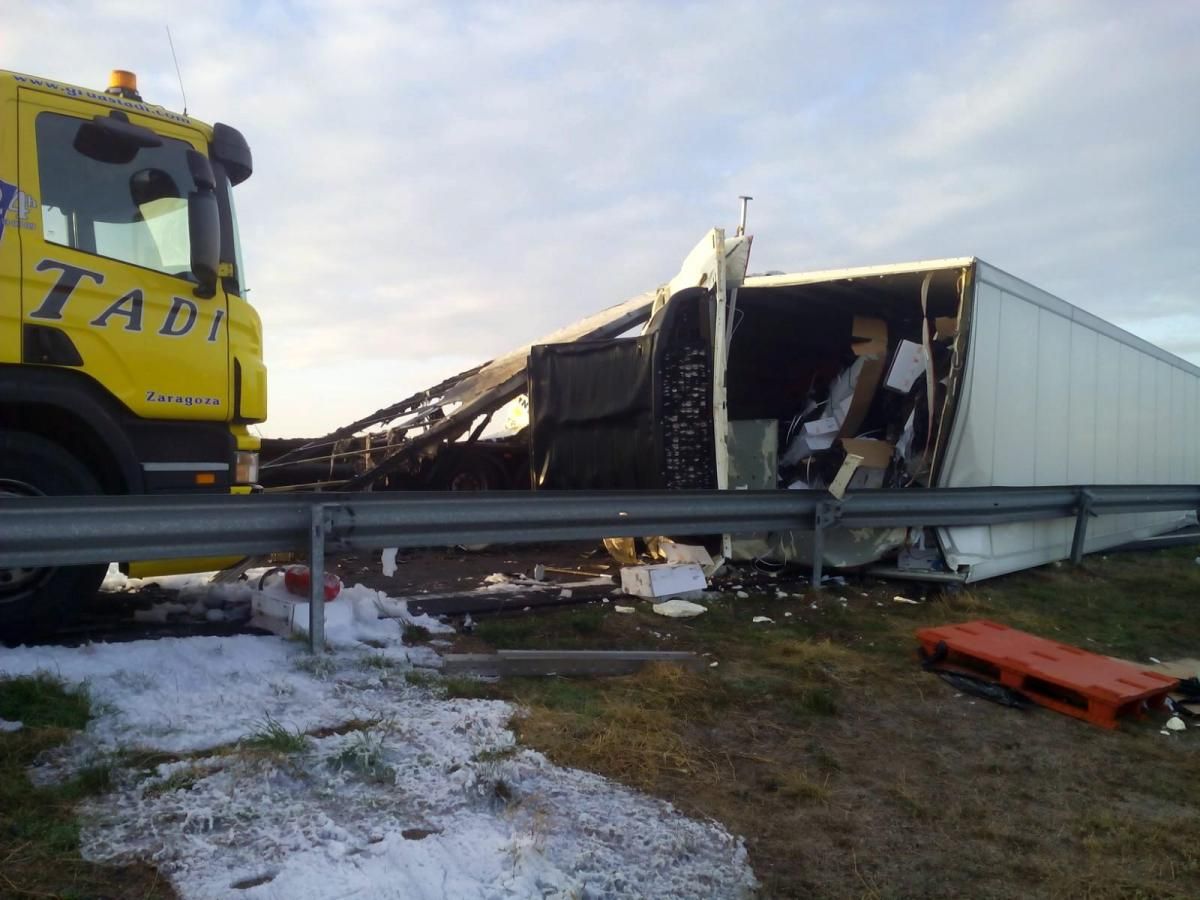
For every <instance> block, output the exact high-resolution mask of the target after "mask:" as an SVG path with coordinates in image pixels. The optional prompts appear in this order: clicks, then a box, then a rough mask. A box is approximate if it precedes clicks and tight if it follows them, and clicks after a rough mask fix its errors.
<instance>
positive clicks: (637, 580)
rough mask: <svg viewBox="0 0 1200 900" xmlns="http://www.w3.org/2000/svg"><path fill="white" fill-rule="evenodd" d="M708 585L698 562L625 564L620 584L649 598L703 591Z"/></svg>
mask: <svg viewBox="0 0 1200 900" xmlns="http://www.w3.org/2000/svg"><path fill="white" fill-rule="evenodd" d="M707 586H708V583H707V582H706V581H705V579H704V572H703V571H702V570H701V568H700V566H699V565H698V564H696V563H665V564H663V565H657V566H625V567H624V568H623V569H621V588H622V589H623V590H624V591H625V593H627V594H633V596H635V597H643V598H645V599H647V600H657V599H659V598H661V597H673V596H675V595H676V594H686V593H688V592H689V591H701V590H704V588H705V587H707Z"/></svg>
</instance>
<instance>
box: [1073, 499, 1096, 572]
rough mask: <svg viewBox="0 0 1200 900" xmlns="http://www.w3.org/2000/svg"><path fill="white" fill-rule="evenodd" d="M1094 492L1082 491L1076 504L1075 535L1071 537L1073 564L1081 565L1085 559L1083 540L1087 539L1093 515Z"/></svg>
mask: <svg viewBox="0 0 1200 900" xmlns="http://www.w3.org/2000/svg"><path fill="white" fill-rule="evenodd" d="M1092 500H1093V496H1092V492H1091V491H1086V490H1084V491H1080V492H1079V502H1078V503H1077V504H1076V506H1075V536H1074V537H1073V538H1072V539H1071V564H1072V565H1075V566H1077V565H1079V563H1080V561H1081V560H1082V559H1083V542H1084V541H1085V540H1086V539H1087V526H1088V519H1089V518H1091V516H1092Z"/></svg>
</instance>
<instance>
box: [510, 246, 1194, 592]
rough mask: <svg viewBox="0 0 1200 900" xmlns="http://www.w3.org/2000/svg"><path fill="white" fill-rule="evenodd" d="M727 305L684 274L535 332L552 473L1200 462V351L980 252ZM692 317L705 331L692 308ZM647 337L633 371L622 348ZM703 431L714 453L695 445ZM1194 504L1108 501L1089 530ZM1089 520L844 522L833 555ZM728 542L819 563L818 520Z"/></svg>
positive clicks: (1082, 469)
mask: <svg viewBox="0 0 1200 900" xmlns="http://www.w3.org/2000/svg"><path fill="white" fill-rule="evenodd" d="M719 306H720V304H719V303H718V302H717V297H716V292H715V291H712V292H709V293H702V292H697V291H695V290H693V291H684V292H679V293H677V294H676V295H674V296H672V297H671V298H670V300H669V302H668V303H666V304H662V303H660V304H659V306H658V308H657V310H656V314H655V316H654V318H653V319H652V320H651V322H650V323H649V326H648V329H647V333H646V334H645V335H643V336H641V337H639V338H636V339H631V338H625V339H620V340H614V341H601V342H590V343H589V345H588V347H587V349H586V351H583V350H582V349H581V348H579V347H576V348H574V349H573V350H569V349H567V348H565V347H553V346H551V347H535V348H534V351H533V354H532V360H533V362H532V364H531V367H530V382H531V393H530V398H531V407H532V408H531V416H532V427H531V431H532V435H531V439H532V445H533V457H532V461H533V466H534V479H533V480H534V485H535V486H536V487H542V488H546V487H552V488H577V487H589V488H604V487H614V488H615V487H641V486H655V487H667V486H675V487H716V486H717V485H718V484H719V483H720V481H721V478H722V474H724V480H725V483H726V484H727V485H728V486H729V487H731V488H735V489H736V488H757V489H763V488H767V489H770V488H777V489H786V488H810V489H821V490H829V491H831V492H833V493H835V494H840V493H841V492H842V491H845V490H862V489H870V488H877V487H899V486H910V487H912V488H913V489H920V488H921V487H927V486H948V487H967V486H1004V485H1008V486H1021V485H1055V484H1088V483H1095V484H1119V483H1123V484H1152V483H1187V482H1195V481H1198V480H1200V440H1197V438H1198V436H1200V435H1198V429H1200V377H1198V376H1200V370H1197V369H1196V367H1194V366H1191V365H1189V364H1188V363H1186V362H1183V361H1182V360H1179V359H1177V358H1175V357H1173V356H1171V355H1170V354H1167V353H1165V352H1164V351H1161V350H1159V349H1158V348H1155V347H1153V346H1151V345H1150V344H1148V343H1146V342H1145V341H1141V340H1140V339H1138V338H1135V337H1133V336H1132V335H1129V334H1127V333H1126V332H1123V331H1121V330H1120V329H1117V328H1115V327H1114V326H1111V325H1109V324H1108V323H1105V322H1103V321H1101V320H1099V319H1097V318H1095V317H1094V316H1090V315H1088V314H1087V313H1084V312H1082V311H1081V310H1078V309H1076V308H1075V307H1072V306H1070V305H1069V304H1067V303H1065V302H1063V301H1061V300H1058V299H1057V298H1055V297H1052V296H1051V295H1049V294H1046V293H1045V292H1044V291H1040V290H1039V289H1037V288H1034V287H1032V286H1031V285H1028V284H1026V283H1024V282H1021V281H1019V280H1017V279H1015V278H1012V277H1011V276H1009V275H1006V274H1005V273H1003V272H1001V271H1000V270H998V269H996V268H994V267H992V266H990V265H988V264H986V263H983V262H981V261H978V260H976V259H973V258H960V259H949V260H938V261H933V262H919V263H910V264H902V265H895V266H880V267H871V268H864V269H848V270H839V271H831V272H816V273H807V274H795V275H774V276H759V277H753V276H752V277H748V278H746V279H745V280H744V282H743V283H742V285H741V287H740V288H736V289H731V290H730V292H729V295H728V303H727V308H726V309H725V311H724V312H725V313H726V322H727V327H726V328H725V329H724V330H723V331H722V330H721V329H719V328H717V327H716V322H717V319H718V318H719V316H718V313H719V312H720V310H719ZM689 320H691V321H694V322H695V323H696V326H697V328H698V329H699V332H697V331H696V330H688V329H686V328H685V329H679V328H678V325H677V323H678V322H680V321H689ZM715 333H724V334H725V335H727V342H726V344H725V346H721V342H719V341H714V340H713V339H712V335H713V334H715ZM635 343H636V348H635ZM685 351H686V352H693V353H695V354H696V355H695V357H694V359H693V361H694V363H695V365H696V367H697V368H696V372H695V377H694V378H692V379H691V380H690V381H687V382H686V383H685V384H684V387H683V389H682V390H681V391H680V392H678V393H677V394H676V395H674V396H673V398H672V399H671V400H667V399H665V398H666V397H667V393H666V391H667V387H668V385H671V384H672V383H673V379H672V376H671V372H670V368H669V366H667V365H666V364H665V362H664V361H665V360H666V359H668V358H670V357H671V355H672V353H673V352H675V353H677V354H678V353H683V352H685ZM726 354H727V363H726V364H725V366H724V367H722V366H721V365H720V363H719V362H718V358H723V357H724V356H725V355H726ZM635 356H636V357H637V358H638V359H639V360H640V364H639V366H638V367H636V372H635V373H633V374H631V373H630V372H628V371H625V370H623V369H622V368H621V366H619V365H614V360H616V359H618V358H622V359H627V358H632V357H635ZM567 358H569V359H570V364H569V365H564V360H566V359H567ZM568 374H569V383H564V377H565V376H567V375H568ZM930 385H932V389H930V387H929V386H930ZM722 393H723V394H724V399H725V403H726V406H725V408H724V409H723V410H721V406H722V404H721V402H720V400H721V394H722ZM673 404H674V405H673ZM681 408H682V409H685V410H686V411H687V412H686V414H685V415H683V416H682V417H681V416H679V415H678V414H677V410H678V409H681ZM718 410H721V411H723V412H725V413H726V415H727V419H728V421H727V423H722V422H721V421H719V416H718V414H717V413H718ZM635 412H636V414H635ZM681 418H682V420H683V427H682V428H681V427H680V419H681ZM710 421H711V422H712V427H711V429H710V428H709V427H708V423H709V422H710ZM646 423H651V425H650V427H651V429H652V430H651V433H650V435H648V436H647V435H645V434H642V433H639V432H638V429H639V428H644V427H646ZM680 435H684V436H686V440H684V442H683V449H684V450H686V451H688V452H686V453H683V454H681V453H679V452H678V451H679V449H680ZM712 435H717V436H719V439H717V440H713V438H712ZM706 441H711V445H706V443H705V442H706ZM706 446H711V456H710V458H711V460H712V462H713V465H712V466H708V467H706V466H704V465H696V464H695V460H696V458H697V455H703V454H704V453H707V452H709V451H708V450H706ZM631 454H632V455H634V456H636V457H637V459H636V460H635V461H634V462H632V463H630V462H628V460H629V458H630V456H631ZM642 454H648V455H649V459H650V461H651V463H652V464H650V465H647V458H646V456H644V455H642ZM680 467H682V468H680ZM1186 520H1187V517H1186V516H1181V515H1176V514H1170V513H1166V514H1136V515H1120V516H1111V517H1105V518H1103V519H1100V520H1099V521H1097V522H1095V523H1093V525H1092V526H1091V528H1089V531H1088V539H1087V545H1086V547H1087V550H1088V551H1094V550H1099V549H1103V548H1105V547H1109V546H1115V545H1117V544H1120V543H1124V542H1126V541H1128V540H1132V539H1136V538H1140V537H1145V536H1148V535H1150V534H1156V533H1162V532H1165V531H1168V530H1171V529H1173V528H1175V527H1178V525H1180V524H1184V523H1185V522H1186ZM1072 527H1073V521H1072V520H1062V521H1060V522H1045V523H1036V524H1009V525H997V526H989V527H979V528H964V527H958V528H949V529H940V530H938V531H937V532H936V535H935V533H934V532H933V531H929V532H928V533H920V532H917V531H909V530H907V529H855V530H842V529H835V530H831V531H827V532H826V534H825V543H824V548H825V549H824V553H823V555H822V558H823V560H824V562H825V563H826V564H827V565H833V566H857V565H864V564H868V563H872V562H875V561H878V560H881V559H884V558H886V557H888V556H891V555H894V554H895V553H897V551H901V550H903V553H902V554H901V557H902V559H903V560H908V561H911V560H914V559H915V560H918V561H919V562H918V563H917V565H918V566H920V567H928V566H930V565H935V566H937V565H938V564H939V563H941V564H944V566H945V567H946V568H948V569H949V570H950V571H951V572H954V573H958V574H959V575H961V576H962V577H963V578H964V579H965V580H968V581H974V580H978V579H981V578H987V577H990V576H993V575H999V574H1002V573H1005V572H1010V571H1015V570H1018V569H1021V568H1026V567H1029V566H1033V565H1038V564H1041V563H1045V562H1049V561H1051V560H1055V559H1062V558H1066V557H1067V556H1068V555H1069V553H1070V544H1071V535H1072ZM731 548H732V550H733V552H734V554H735V556H736V557H739V558H743V559H745V558H757V557H764V558H768V559H773V560H778V561H796V562H803V563H810V562H811V561H812V560H811V555H812V532H811V531H804V530H798V531H790V532H786V533H778V534H763V535H739V536H734V537H733V540H732V542H731ZM939 549H940V551H941V553H940V554H939V552H938V551H939Z"/></svg>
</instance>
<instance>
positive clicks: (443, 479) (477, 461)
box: [431, 449, 508, 491]
mask: <svg viewBox="0 0 1200 900" xmlns="http://www.w3.org/2000/svg"><path fill="white" fill-rule="evenodd" d="M439 462H440V465H438V466H437V467H436V468H435V469H434V472H433V477H432V479H431V480H432V481H433V486H434V488H435V489H437V490H443V491H502V490H505V489H506V488H507V487H508V477H507V473H505V471H504V469H503V468H502V467H501V466H500V464H499V463H498V462H496V461H495V460H494V459H492V458H491V457H490V456H489V455H488V454H487V453H486V452H483V451H478V450H474V449H472V450H462V451H459V452H457V453H454V454H451V455H449V456H448V458H447V459H445V460H440V461H439Z"/></svg>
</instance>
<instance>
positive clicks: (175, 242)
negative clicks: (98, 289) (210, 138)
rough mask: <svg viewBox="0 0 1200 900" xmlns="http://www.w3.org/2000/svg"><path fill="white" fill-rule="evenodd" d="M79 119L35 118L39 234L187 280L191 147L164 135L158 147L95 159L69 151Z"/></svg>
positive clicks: (58, 242)
mask: <svg viewBox="0 0 1200 900" xmlns="http://www.w3.org/2000/svg"><path fill="white" fill-rule="evenodd" d="M80 122H81V120H80V119H76V118H72V117H71V116H63V115H59V114H57V113H42V114H40V115H39V116H38V117H37V143H38V151H37V152H38V170H39V176H40V177H39V180H40V186H41V192H42V197H41V205H42V234H43V237H44V238H45V240H46V241H48V242H50V243H54V244H60V245H62V246H64V247H71V248H72V249H75V250H82V251H83V252H85V253H94V254H96V255H97V256H106V257H109V258H110V259H116V260H120V261H121V262H126V263H131V264H133V265H135V266H142V267H143V268H147V269H154V270H155V271H158V272H165V273H167V274H169V275H176V276H178V277H181V278H188V279H190V278H191V277H192V275H191V243H190V239H189V234H188V213H187V196H188V193H189V192H190V191H193V190H195V185H194V182H193V180H192V176H191V173H190V170H189V169H188V164H187V156H186V153H187V151H188V150H189V149H191V148H190V147H189V146H188V144H186V143H185V142H183V141H179V140H173V139H171V138H165V137H164V138H163V139H162V146H159V147H143V148H141V149H139V150H138V151H137V154H136V155H135V156H134V157H133V159H132V160H131V161H129V162H127V163H111V162H101V161H98V160H96V159H92V158H91V157H88V156H85V155H84V154H83V153H80V152H79V151H78V150H77V149H75V146H74V140H75V136H76V134H77V133H78V131H79V126H80Z"/></svg>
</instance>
